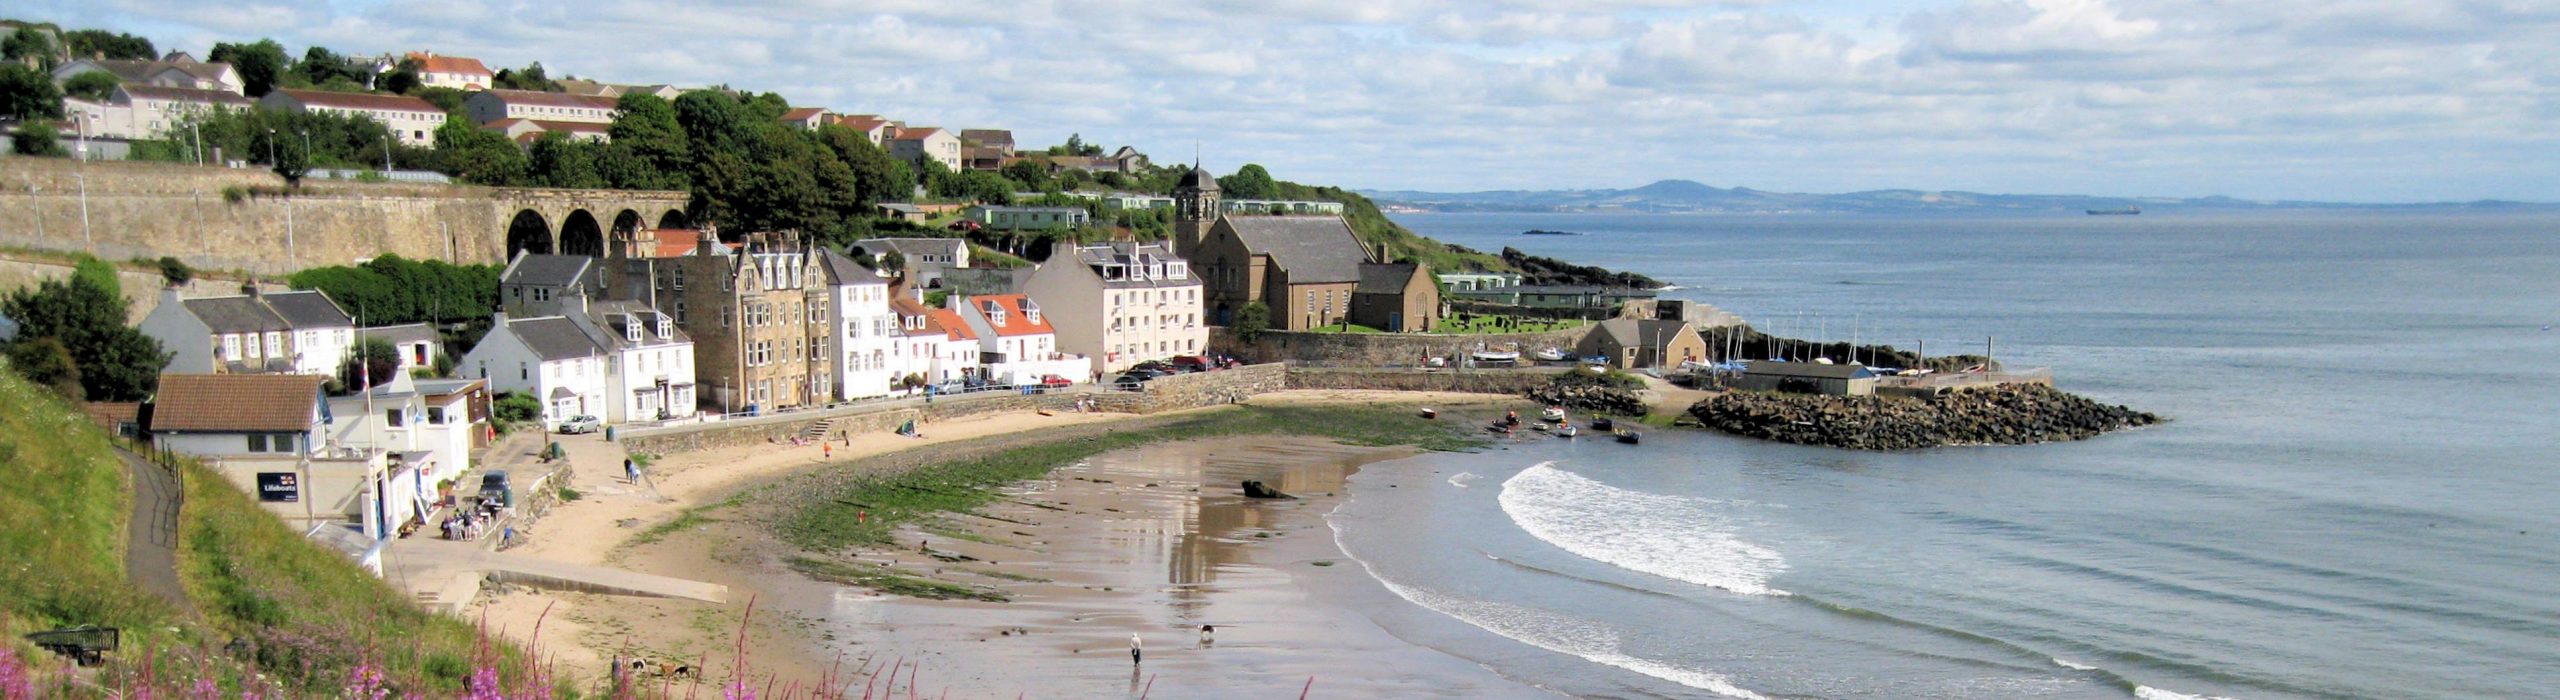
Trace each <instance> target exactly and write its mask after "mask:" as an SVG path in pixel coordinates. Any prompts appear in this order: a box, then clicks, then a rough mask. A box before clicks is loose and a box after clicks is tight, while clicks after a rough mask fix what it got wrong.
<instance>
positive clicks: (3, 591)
mask: <svg viewBox="0 0 2560 700" xmlns="http://www.w3.org/2000/svg"><path fill="white" fill-rule="evenodd" d="M0 365H5V363H0ZM0 375H5V376H0V472H5V473H7V474H8V485H7V486H6V487H5V488H0V523H5V524H4V525H0V632H7V633H8V635H7V636H8V637H9V638H15V637H16V636H17V635H18V634H19V633H23V632H27V631H31V630H35V629H51V628H54V627H59V626H68V625H80V624H95V625H102V626H114V627H135V626H142V625H148V624H152V623H155V622H159V621H161V620H163V619H165V618H166V617H167V616H168V614H169V611H168V610H166V606H165V605H162V604H161V603H160V602H159V601H157V600H154V599H152V598H150V597H149V596H147V595H144V594H142V593H141V592H140V591H138V590H135V589H132V588H130V587H127V586H126V584H125V571H124V547H125V521H126V519H127V518H128V517H130V515H131V513H132V509H133V502H132V495H131V494H132V492H133V487H132V484H131V481H132V476H131V475H130V474H128V473H127V472H126V470H125V466H124V463H123V462H122V461H119V460H118V459H117V457H116V454H115V449H114V447H113V443H112V442H110V440H109V439H108V437H107V436H106V435H105V434H104V433H103V432H102V431H100V430H98V429H97V428H96V427H95V426H93V425H91V424H90V423H89V421H88V420H87V419H86V418H84V417H82V416H81V414H80V412H79V411H78V410H75V409H73V408H72V407H71V405H70V404H69V403H67V402H65V401H63V400H62V399H60V398H58V397H56V396H55V395H54V394H53V393H52V392H50V391H46V390H44V389H40V388H37V387H36V386H35V385H32V384H29V383H27V382H26V381H24V380H22V379H20V378H19V377H18V375H17V373H16V372H15V371H10V370H5V369H0Z"/></svg>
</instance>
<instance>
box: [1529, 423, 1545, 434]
mask: <svg viewBox="0 0 2560 700" xmlns="http://www.w3.org/2000/svg"><path fill="white" fill-rule="evenodd" d="M1529 428H1530V429H1532V430H1536V431H1538V432H1541V433H1543V432H1547V424H1545V423H1538V424H1535V425H1531V426H1529Z"/></svg>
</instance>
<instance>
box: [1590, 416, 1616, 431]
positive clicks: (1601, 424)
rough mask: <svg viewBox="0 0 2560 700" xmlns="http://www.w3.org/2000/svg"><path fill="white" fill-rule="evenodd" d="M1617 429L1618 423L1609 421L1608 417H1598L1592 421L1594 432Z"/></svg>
mask: <svg viewBox="0 0 2560 700" xmlns="http://www.w3.org/2000/svg"><path fill="white" fill-rule="evenodd" d="M1615 427H1618V424H1617V422H1616V421H1611V420H1609V417H1608V416H1601V417H1598V418H1593V419H1591V429H1592V430H1608V429H1610V428H1615Z"/></svg>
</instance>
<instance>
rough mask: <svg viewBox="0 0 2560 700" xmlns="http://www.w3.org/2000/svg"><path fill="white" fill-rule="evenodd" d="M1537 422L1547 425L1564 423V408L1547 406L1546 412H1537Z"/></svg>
mask: <svg viewBox="0 0 2560 700" xmlns="http://www.w3.org/2000/svg"><path fill="white" fill-rule="evenodd" d="M1538 420H1542V421H1546V422H1549V423H1562V422H1564V407H1563V406H1548V407H1547V410H1544V411H1539V412H1538Z"/></svg>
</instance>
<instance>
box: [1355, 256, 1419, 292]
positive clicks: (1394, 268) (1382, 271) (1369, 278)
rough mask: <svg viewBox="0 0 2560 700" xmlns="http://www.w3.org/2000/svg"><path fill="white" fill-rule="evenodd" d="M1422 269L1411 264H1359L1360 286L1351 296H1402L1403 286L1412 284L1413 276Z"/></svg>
mask: <svg viewBox="0 0 2560 700" xmlns="http://www.w3.org/2000/svg"><path fill="white" fill-rule="evenodd" d="M1421 270H1422V267H1421V266H1419V265H1415V264H1413V263H1361V264H1360V286H1358V287H1353V288H1351V293H1353V294H1403V293H1404V288H1405V285H1407V284H1411V283H1412V282H1413V274H1414V273H1416V272H1420V271H1421Z"/></svg>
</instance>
